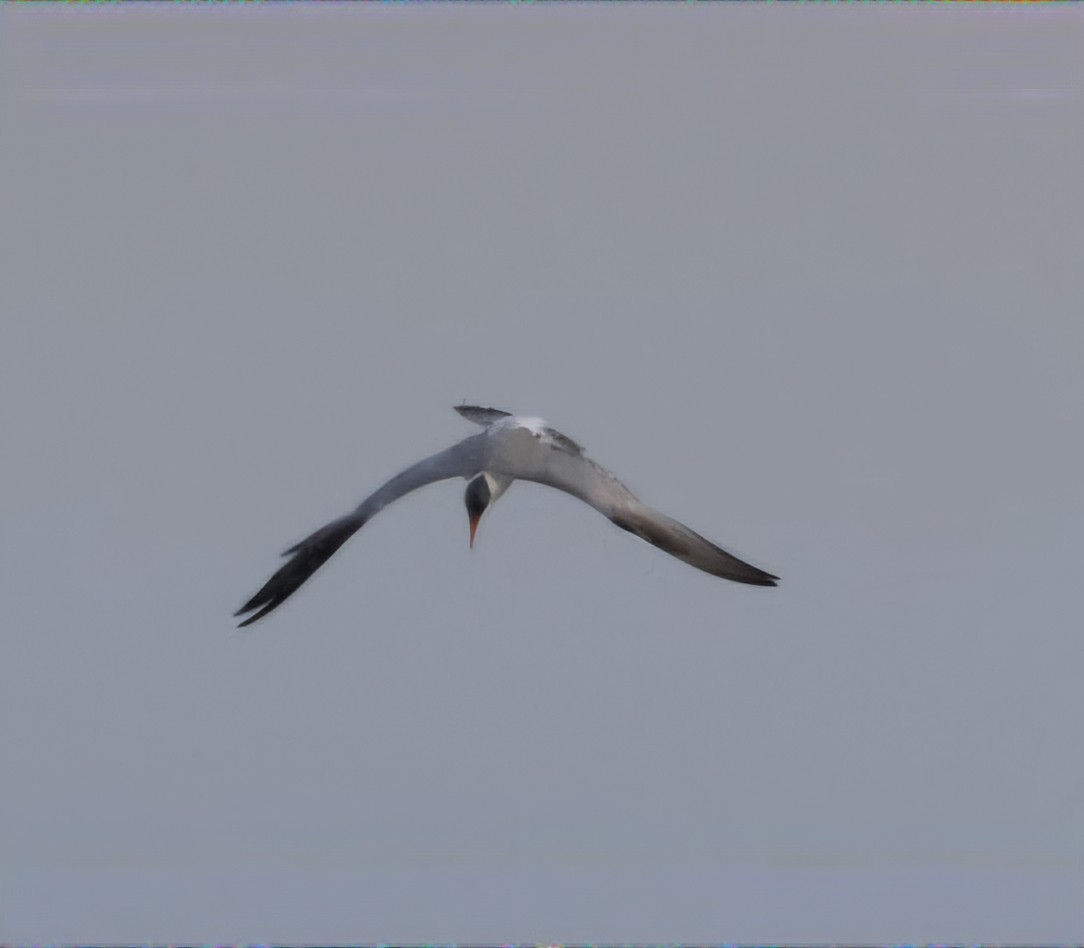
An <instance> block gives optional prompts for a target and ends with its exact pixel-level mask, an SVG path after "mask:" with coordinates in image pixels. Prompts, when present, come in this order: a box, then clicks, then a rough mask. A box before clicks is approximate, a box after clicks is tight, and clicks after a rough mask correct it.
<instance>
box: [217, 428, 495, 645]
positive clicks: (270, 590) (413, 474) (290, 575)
mask: <svg viewBox="0 0 1084 948" xmlns="http://www.w3.org/2000/svg"><path fill="white" fill-rule="evenodd" d="M479 437H480V436H479V435H475V436H474V437H472V438H467V439H466V440H465V441H460V442H459V444H455V445H452V447H450V448H448V449H447V450H445V451H441V452H439V453H438V454H434V455H432V456H430V457H427V458H425V459H424V460H422V461H419V462H418V463H417V464H413V465H411V466H410V467H408V468H407V469H406V470H405V471H402V472H401V473H399V474H396V475H395V477H393V478H392V479H391V480H390V481H388V482H387V483H386V484H384V486H383V487H381V488H379V489H378V490H377V491H375V492H374V493H372V494H370V495H369V496H368V497H366V498H365V500H363V501H362V502H361V503H360V504H359V505H358V506H357V508H356V509H355V510H353V511H351V512H350V513H348V514H346V516H344V517H339V519H338V520H332V521H331V523H328V524H325V525H324V526H322V527H321V528H320V529H319V530H317V531H316V532H315V533H313V534H311V535H310V536H307V537H306V538H305V539H304V540H302V541H301V542H300V543H297V544H295V545H294V546H292V547H290V549H288V550H287V551H286V552H285V553H283V556H289V557H290V559H289V560H288V561H287V562H286V563H285V564H284V565H283V566H282V567H281V568H280V569H279V570H278V572H276V573H275V575H274V576H272V577H271V578H270V579H269V580H268V581H267V582H266V583H264V585H263V586H262V587H261V589H260V591H259V592H258V593H256V595H255V596H253V597H252V598H251V599H249V601H248V602H246V603H245V604H244V605H243V606H242V607H241V608H240V609H238V610H237V611H236V612H235V613H234V615H235V616H241V615H244V614H245V613H246V612H252V611H253V610H254V609H258V610H259V612H257V613H256V614H255V615H251V616H249V617H248V618H247V619H245V620H244V622H241V623H239V624H238V628H242V627H243V626H246V625H251V624H252V623H253V622H255V621H256V620H257V619H262V618H263V617H264V616H265V615H267V613H269V612H271V611H272V610H273V609H276V608H278V607H279V606H280V605H282V603H284V602H285V601H286V600H287V599H289V598H290V596H292V595H293V594H294V593H295V592H297V590H298V588H299V587H300V586H301V585H302V583H304V582H305V580H307V579H308V578H309V577H310V576H311V575H312V574H313V573H315V572H316V571H317V570H318V569H319V568H320V567H321V566H323V565H324V563H326V562H327V561H328V559H329V558H330V557H331V556H332V554H333V553H335V551H336V550H338V549H339V547H340V546H342V545H343V544H344V543H345V542H346V541H347V540H349V539H350V537H352V536H353V535H354V534H355V533H356V532H357V531H358V530H360V529H361V527H362V526H363V525H364V524H365V522H366V521H367V520H369V519H370V518H371V517H372V516H373V515H374V514H376V513H377V512H378V511H379V510H381V509H383V508H384V507H386V506H387V505H388V504H390V503H392V502H393V501H396V500H398V499H399V498H400V497H402V496H403V495H404V494H409V493H410V492H411V491H412V490H417V489H418V488H419V487H424V486H425V485H426V484H432V483H433V482H434V481H442V480H447V479H448V478H450V477H466V476H468V475H470V474H473V473H474V472H475V468H476V466H477V457H478V439H479Z"/></svg>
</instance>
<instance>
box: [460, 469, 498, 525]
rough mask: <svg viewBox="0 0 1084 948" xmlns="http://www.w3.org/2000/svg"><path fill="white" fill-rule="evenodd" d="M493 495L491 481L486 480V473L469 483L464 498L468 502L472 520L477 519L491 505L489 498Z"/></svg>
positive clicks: (468, 510)
mask: <svg viewBox="0 0 1084 948" xmlns="http://www.w3.org/2000/svg"><path fill="white" fill-rule="evenodd" d="M490 497H492V493H491V491H490V489H489V481H488V480H486V476H485V475H484V474H479V475H478V476H477V477H476V478H474V480H472V481H471V482H470V483H469V484H467V494H466V497H464V498H463V499H464V500H465V501H466V504H467V513H468V515H469V516H470V518H471V520H473V521H477V520H478V518H479V517H481V516H482V513H483V512H484V511H485V509H486V507H488V506H489V500H490Z"/></svg>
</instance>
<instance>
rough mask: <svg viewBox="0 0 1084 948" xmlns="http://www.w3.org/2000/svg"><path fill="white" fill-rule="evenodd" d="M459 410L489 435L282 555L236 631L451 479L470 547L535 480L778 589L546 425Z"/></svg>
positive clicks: (491, 411) (692, 557)
mask: <svg viewBox="0 0 1084 948" xmlns="http://www.w3.org/2000/svg"><path fill="white" fill-rule="evenodd" d="M455 410H456V411H457V412H459V414H461V415H462V416H463V417H464V418H466V419H467V420H468V421H473V422H474V423H475V424H479V425H482V426H483V428H484V429H485V430H484V431H482V432H481V434H476V435H472V436H471V437H469V438H465V439H463V440H462V441H460V442H459V443H458V444H453V445H452V446H451V447H450V448H448V449H446V450H444V451H440V452H439V453H437V454H434V455H432V456H430V457H427V458H425V459H424V460H422V461H419V462H418V463H417V464H413V465H411V466H410V467H408V468H407V469H406V470H405V471H402V472H401V473H399V474H396V475H395V477H393V478H392V479H391V480H390V481H388V482H387V483H386V484H385V485H384V486H383V487H381V488H380V489H379V490H377V491H375V492H374V493H372V494H370V495H369V496H368V497H366V498H365V500H363V501H362V502H361V503H360V504H359V505H358V507H357V508H356V509H355V510H354V511H352V512H351V513H348V514H346V516H344V517H339V519H338V520H332V521H331V523H329V524H326V525H325V526H323V527H321V528H320V529H319V530H317V531H316V532H315V533H313V534H312V535H311V536H308V537H306V538H305V539H304V540H302V541H301V542H300V543H298V544H296V545H294V546H292V547H290V549H288V550H287V551H286V552H285V553H283V556H289V557H290V560H289V561H288V562H287V563H286V564H285V565H284V566H283V567H281V568H280V569H279V571H278V572H277V573H275V575H274V576H272V577H271V578H270V579H269V580H268V581H267V582H266V583H265V584H264V585H263V587H262V588H261V589H260V591H259V592H258V593H256V595H255V596H253V597H252V598H251V599H250V600H249V601H248V602H246V603H245V604H244V605H243V606H242V607H241V608H240V609H238V610H237V612H235V613H234V615H235V616H241V615H244V614H245V613H246V612H252V611H253V610H254V609H258V610H259V611H258V612H256V613H255V614H254V615H251V616H249V617H248V618H247V619H245V620H244V621H243V622H241V623H240V624H239V626H238V628H240V627H242V626H246V625H251V624H252V623H253V622H255V621H256V620H257V619H261V618H263V617H264V616H265V615H267V613H269V612H271V610H272V609H276V608H278V607H279V606H280V605H282V603H284V602H285V601H286V600H287V599H289V598H290V596H292V595H293V594H294V593H295V592H296V591H297V589H298V588H299V587H300V586H301V584H302V583H304V582H305V580H307V579H308V578H309V577H310V576H311V575H312V574H313V573H315V572H316V570H318V569H319V568H320V567H321V566H322V565H323V564H324V563H325V562H326V561H327V560H328V558H329V557H330V556H331V555H332V554H333V553H334V552H335V551H336V550H337V549H338V548H339V547H340V546H342V545H343V544H344V543H345V542H346V541H347V540H348V539H350V537H351V536H353V534H354V533H355V532H356V531H357V530H359V529H360V528H361V527H362V525H363V524H365V522H366V521H368V520H369V519H370V518H371V517H372V516H373V515H374V514H375V513H377V512H378V511H379V510H382V509H383V508H384V507H386V506H387V505H388V504H390V503H392V502H393V501H396V500H398V499H399V498H400V497H402V496H404V495H405V494H409V493H410V492H411V491H412V490H417V489H418V488H419V487H424V486H425V485H426V484H432V483H433V482H434V481H442V480H446V479H448V478H451V477H462V478H465V479H466V480H467V492H466V496H465V497H464V500H465V502H466V505H467V514H468V516H469V518H470V544H471V546H474V534H475V531H476V530H477V529H478V521H479V520H480V519H481V517H482V514H483V513H484V512H485V511H486V510H487V509H488V508H489V507H491V506H493V504H494V503H496V501H497V498H499V497H500V496H501V494H503V493H504V492H505V491H506V490H508V488H509V486H510V485H511V484H512V482H513V481H515V480H525V481H535V482H537V483H539V484H548V485H549V486H550V487H556V488H558V489H559V490H563V491H565V492H566V493H569V494H571V495H572V496H573V497H578V498H579V499H580V500H582V501H584V502H585V503H588V504H590V505H591V506H592V507H594V508H595V510H597V511H599V512H600V513H602V514H604V515H605V516H607V517H609V518H610V519H611V520H612V521H613V522H614V523H616V524H617V525H618V526H619V527H621V528H622V529H623V530H628V531H630V532H631V533H635V534H636V535H637V536H639V537H642V538H643V539H645V540H647V542H648V543H653V544H654V545H655V546H657V547H658V548H659V549H661V550H665V551H666V552H667V553H669V554H670V555H671V556H676V557H677V558H678V559H679V560H682V561H684V562H686V563H688V564H689V565H690V566H695V567H696V568H697V569H702V570H704V572H706V573H711V574H712V575H713V576H721V577H722V578H723V579H732V580H734V581H735V582H738V583H749V584H750V585H753V586H774V585H775V582H776V580H777V579H778V578H779V577H778V576H773V575H772V574H771V573H766V572H765V571H764V570H762V569H757V567H755V566H750V565H749V564H748V563H745V562H743V561H742V560H739V559H738V558H737V557H736V556H733V555H731V554H730V553H727V552H726V550H722V549H720V548H719V547H717V546H716V545H715V544H714V543H711V542H709V541H708V540H705V539H704V538H703V537H702V536H700V534H699V533H694V532H693V531H692V530H690V529H689V528H688V527H686V526H685V525H684V524H680V523H678V522H677V521H676V520H671V519H670V518H669V517H667V516H665V515H663V514H661V513H659V512H658V511H657V510H652V509H651V508H650V507H648V506H647V505H646V504H643V503H641V502H640V501H639V500H638V499H637V498H636V497H635V496H634V495H633V493H632V491H630V490H629V489H628V488H627V487H626V486H625V485H624V484H622V483H621V482H620V481H619V480H618V479H617V478H616V477H614V476H613V475H612V474H611V473H610V472H609V471H607V470H605V469H604V468H602V467H600V466H599V465H598V464H596V463H595V462H594V461H592V460H591V459H590V458H589V457H587V455H585V454H584V453H583V448H581V447H580V446H579V445H578V444H576V442H575V441H573V440H572V439H571V438H569V437H567V436H565V435H563V434H561V433H560V432H559V431H556V430H554V429H553V428H551V427H550V426H549V425H547V424H546V423H545V422H544V421H542V419H541V418H520V417H518V416H515V415H512V414H511V413H509V412H506V411H500V410H498V409H496V408H479V407H478V406H476V405H457V406H456V409H455Z"/></svg>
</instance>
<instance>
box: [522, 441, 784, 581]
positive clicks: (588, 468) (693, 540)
mask: <svg viewBox="0 0 1084 948" xmlns="http://www.w3.org/2000/svg"><path fill="white" fill-rule="evenodd" d="M521 476H523V477H525V478H526V479H528V480H533V481H538V482H539V483H542V484H548V485H549V486H550V487H556V488H557V489H558V490H563V491H565V492H566V493H569V494H572V495H573V496H574V497H578V498H579V499H580V500H582V501H584V502H585V503H587V504H590V505H591V506H592V507H594V508H595V509H596V510H597V511H599V512H600V513H602V514H605V515H606V516H607V517H609V518H610V520H612V521H613V522H614V523H615V524H617V526H619V527H621V529H622V530H628V531H629V532H630V533H634V534H636V536H638V537H641V538H642V539H644V540H647V542H648V543H651V544H653V545H654V546H657V547H658V548H659V549H660V550H664V551H666V552H667V553H669V554H670V555H671V556H675V557H677V558H678V559H679V560H681V561H682V562H684V563H688V564H689V565H690V566H695V567H696V568H697V569H702V570H704V572H706V573H711V575H712V576H721V577H722V578H723V579H730V580H733V581H734V582H737V583H749V584H750V585H753V586H774V585H775V584H776V580H778V579H779V577H778V576H773V575H772V574H771V573H768V572H765V571H764V570H762V569H758V568H757V567H755V566H752V565H750V564H749V563H746V562H745V561H743V560H740V559H738V558H737V557H736V556H734V555H733V554H732V553H728V552H727V551H726V550H724V549H722V548H721V547H718V546H716V545H715V544H714V543H712V542H711V541H710V540H707V539H705V538H704V537H702V536H701V535H700V534H699V533H696V532H695V531H694V530H690V529H689V528H688V527H687V526H685V525H684V524H683V523H678V521H676V520H673V519H671V518H670V517H667V516H666V515H665V514H661V513H659V512H658V511H657V510H652V509H651V508H650V507H648V506H647V505H646V504H644V503H642V502H641V501H640V500H639V499H638V498H637V497H636V496H635V495H634V494H633V493H632V491H630V490H629V489H628V488H627V487H626V486H625V485H624V484H622V483H621V482H620V481H619V480H618V479H617V478H616V477H614V476H613V474H611V473H610V472H609V471H607V470H606V469H605V468H604V467H602V466H601V465H599V464H596V463H595V462H594V461H592V460H591V459H590V458H589V457H587V456H586V455H582V454H570V453H568V452H567V451H566V450H562V449H561V448H560V447H557V448H555V449H554V450H553V451H551V452H550V454H549V455H548V456H547V457H546V459H545V462H544V464H541V465H539V467H538V468H537V469H536V470H534V471H532V472H531V473H530V474H525V475H521Z"/></svg>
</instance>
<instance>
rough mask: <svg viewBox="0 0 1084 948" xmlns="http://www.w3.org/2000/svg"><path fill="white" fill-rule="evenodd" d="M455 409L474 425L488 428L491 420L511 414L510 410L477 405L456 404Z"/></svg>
mask: <svg viewBox="0 0 1084 948" xmlns="http://www.w3.org/2000/svg"><path fill="white" fill-rule="evenodd" d="M455 410H456V411H457V412H459V414H461V415H462V416H463V417H464V418H466V419H467V421H473V422H474V423H475V424H476V425H482V426H483V427H486V428H488V427H489V426H490V425H491V424H493V422H495V421H500V420H501V419H502V418H508V417H510V416H511V414H512V413H511V412H510V411H501V410H500V409H499V408H482V407H480V406H478V405H456V406H455Z"/></svg>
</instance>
